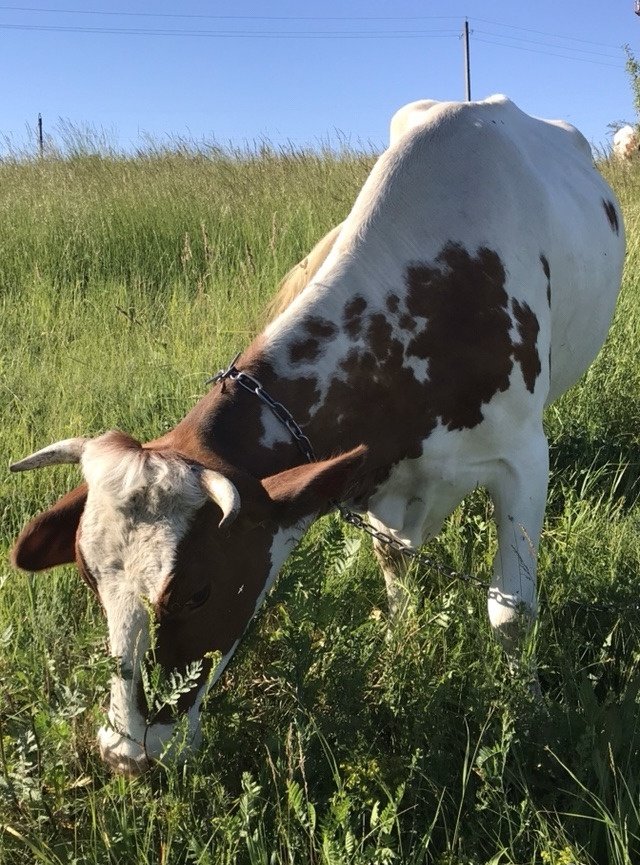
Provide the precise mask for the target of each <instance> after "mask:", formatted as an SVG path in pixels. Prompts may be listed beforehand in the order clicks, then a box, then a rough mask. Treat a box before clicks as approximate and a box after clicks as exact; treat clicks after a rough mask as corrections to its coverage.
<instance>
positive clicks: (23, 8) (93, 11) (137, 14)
mask: <svg viewBox="0 0 640 865" xmlns="http://www.w3.org/2000/svg"><path fill="white" fill-rule="evenodd" d="M0 9H5V10H7V11H12V12H45V13H61V14H65V15H67V14H68V15H117V16H121V17H124V16H128V17H131V18H200V19H209V20H217V21H220V20H228V21H229V20H234V21H430V20H436V19H440V20H447V21H457V20H458V19H459V17H460V16H459V15H351V16H347V15H204V14H193V13H192V14H189V13H178V12H128V11H120V12H117V11H114V10H112V9H110V10H106V9H102V10H99V9H40V8H37V7H34V6H4V5H2V6H0Z"/></svg>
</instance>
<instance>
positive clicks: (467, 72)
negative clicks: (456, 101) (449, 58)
mask: <svg viewBox="0 0 640 865" xmlns="http://www.w3.org/2000/svg"><path fill="white" fill-rule="evenodd" d="M462 36H463V39H464V96H465V99H466V100H467V102H471V60H470V57H469V19H468V18H465V19H464V31H463V33H462Z"/></svg>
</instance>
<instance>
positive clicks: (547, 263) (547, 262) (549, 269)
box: [540, 255, 551, 308]
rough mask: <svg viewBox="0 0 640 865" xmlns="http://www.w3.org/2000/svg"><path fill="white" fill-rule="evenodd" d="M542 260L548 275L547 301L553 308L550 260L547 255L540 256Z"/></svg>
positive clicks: (543, 267)
mask: <svg viewBox="0 0 640 865" xmlns="http://www.w3.org/2000/svg"><path fill="white" fill-rule="evenodd" d="M540 262H541V264H542V269H543V271H544V275H545V276H546V277H547V303H548V304H549V308H551V268H550V267H549V261H548V260H547V257H546V255H541V256H540Z"/></svg>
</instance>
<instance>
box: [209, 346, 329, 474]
mask: <svg viewBox="0 0 640 865" xmlns="http://www.w3.org/2000/svg"><path fill="white" fill-rule="evenodd" d="M239 357H240V353H238V354H237V355H236V356H235V357H234V359H233V360H232V361H231V363H230V364H229V366H228V367H227V368H226V369H221V370H220V371H219V372H217V373H216V374H215V375H214V376H213V377H212V378H210V379H207V381H206V382H205V383H206V384H217V383H218V382H225V381H226V380H227V379H231V381H235V382H237V383H238V384H239V385H240V387H243V388H244V389H245V390H248V391H249V393H254V394H255V395H256V396H257V397H258V399H260V400H262V402H263V403H264V404H265V405H266V406H267V408H269V409H270V410H271V412H272V413H273V414H274V415H275V416H276V417H277V418H278V420H279V421H280V423H281V424H282V425H283V426H285V427H286V428H287V429H288V430H289V433H290V435H291V438H292V439H294V441H295V443H296V444H297V445H298V447H299V448H300V450H301V452H302V454H303V455H304V456H305V457H306V458H307V461H308V462H310V463H315V462H317V460H316V455H315V454H314V452H313V448H312V447H311V442H310V441H309V439H308V438H307V437H306V435H305V434H304V433H303V432H302V430H301V429H300V427H299V426H298V424H297V423H296V422H295V420H294V419H293V415H292V414H291V413H290V412H289V411H287V409H286V408H285V407H284V406H283V405H282V403H281V402H277V401H276V400H275V399H272V398H271V397H270V396H269V394H268V393H267V392H266V390H264V388H263V387H262V385H261V384H260V382H259V381H258V379H257V378H254V377H253V376H252V375H249V374H248V373H246V372H240V370H238V369H236V366H235V363H236V361H237V360H238V358H239Z"/></svg>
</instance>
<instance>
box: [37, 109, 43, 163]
mask: <svg viewBox="0 0 640 865" xmlns="http://www.w3.org/2000/svg"><path fill="white" fill-rule="evenodd" d="M38 148H39V152H40V159H42V157H43V156H44V136H43V134H42V114H38Z"/></svg>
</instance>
